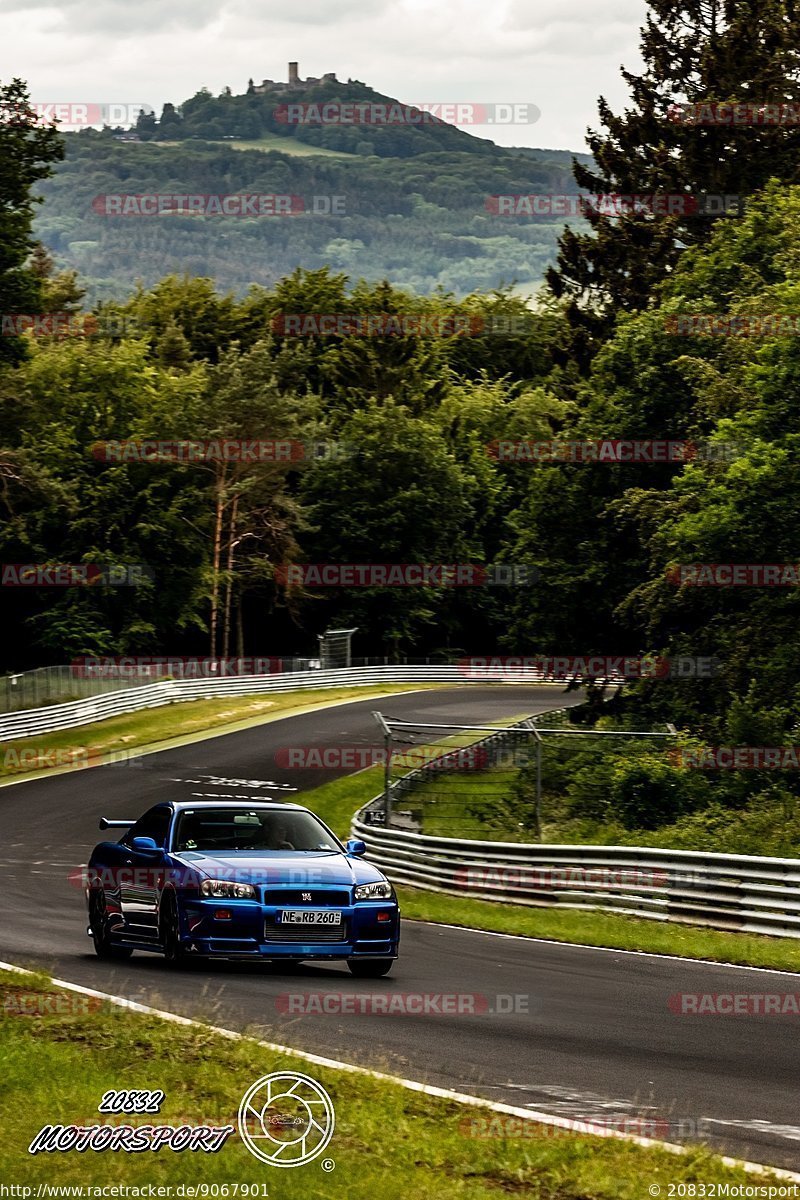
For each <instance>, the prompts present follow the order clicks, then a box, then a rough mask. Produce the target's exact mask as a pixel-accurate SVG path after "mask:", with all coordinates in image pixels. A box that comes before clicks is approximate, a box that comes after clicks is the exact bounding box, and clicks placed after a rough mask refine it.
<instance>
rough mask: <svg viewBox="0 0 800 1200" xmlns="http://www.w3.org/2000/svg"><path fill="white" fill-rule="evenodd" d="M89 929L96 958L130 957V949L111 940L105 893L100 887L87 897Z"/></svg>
mask: <svg viewBox="0 0 800 1200" xmlns="http://www.w3.org/2000/svg"><path fill="white" fill-rule="evenodd" d="M89 929H90V930H91V934H92V941H93V942H94V952H95V954H96V955H97V957H98V958H103V959H106V960H116V961H118V962H119V961H121V960H124V959H126V958H130V956H131V955H132V954H133V951H132V950H127V949H126V948H125V947H124V946H117V945H115V944H114V942H112V940H111V929H110V927H109V924H108V912H107V910H106V894H105V892H104V891H103V889H102V888H97V889H95V890H94V891H92V893H91V895H90V897H89Z"/></svg>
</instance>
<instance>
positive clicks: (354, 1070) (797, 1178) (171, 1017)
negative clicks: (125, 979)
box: [0, 960, 800, 1183]
mask: <svg viewBox="0 0 800 1200" xmlns="http://www.w3.org/2000/svg"><path fill="white" fill-rule="evenodd" d="M0 971H13V972H16V973H18V974H21V975H35V974H36V972H34V971H29V970H28V969H27V968H25V967H19V966H16V965H15V964H14V963H8V962H3V961H2V960H0ZM50 982H51V983H52V984H53V986H54V987H60V988H64V989H65V990H66V991H69V992H77V993H79V994H80V995H82V996H93V997H95V998H96V999H98V1000H105V1001H107V1002H108V1003H109V1004H114V1005H116V1006H117V1007H118V1008H127V1009H130V1010H131V1011H132V1012H138V1013H143V1014H145V1015H146V1016H151V1017H159V1018H160V1019H161V1020H162V1021H171V1022H172V1023H173V1024H174V1025H189V1026H192V1027H194V1028H196V1029H208V1030H211V1031H212V1032H213V1033H216V1034H218V1035H219V1036H220V1037H224V1038H227V1039H228V1040H230V1041H234V1042H253V1043H254V1044H255V1045H257V1046H261V1047H263V1048H264V1049H265V1050H272V1051H274V1052H275V1053H277V1054H286V1055H289V1056H294V1057H295V1058H302V1059H303V1060H304V1061H305V1062H310V1063H314V1064H315V1065H316V1066H319V1067H328V1068H329V1069H331V1070H334V1071H346V1072H349V1073H351V1074H357V1075H367V1076H368V1077H369V1078H371V1079H377V1080H380V1081H381V1082H383V1083H393V1084H395V1085H397V1086H399V1087H403V1088H406V1089H407V1090H408V1091H412V1092H421V1093H422V1094H423V1095H425V1096H435V1097H437V1099H441V1100H454V1101H456V1102H457V1103H458V1104H464V1105H468V1106H470V1107H472V1108H488V1109H491V1111H492V1112H500V1113H505V1114H507V1115H509V1116H514V1117H522V1118H523V1119H526V1120H529V1121H535V1122H537V1123H538V1124H540V1125H548V1126H551V1127H555V1128H559V1129H575V1127H576V1125H577V1126H583V1125H585V1124H586V1122H582V1121H571V1120H570V1119H569V1117H556V1116H552V1115H551V1114H549V1113H540V1112H535V1111H531V1110H530V1109H527V1108H517V1107H516V1106H515V1105H512V1104H499V1103H497V1102H496V1101H494V1100H485V1099H483V1098H482V1097H481V1096H470V1095H467V1094H466V1093H464V1092H456V1091H452V1090H451V1089H450V1088H440V1087H435V1086H434V1085H432V1084H427V1083H419V1082H418V1081H417V1080H415V1079H404V1078H403V1077H402V1076H399V1075H389V1074H387V1073H385V1072H384V1071H373V1070H370V1068H369V1067H359V1066H356V1065H355V1064H353V1063H345V1062H340V1061H339V1060H338V1059H335V1058H325V1057H323V1056H322V1055H319V1054H312V1053H310V1051H307V1050H297V1049H295V1048H294V1047H292V1046H282V1045H280V1044H279V1043H277V1042H266V1041H262V1040H261V1039H260V1038H252V1037H248V1036H247V1034H244V1033H238V1032H236V1031H235V1030H232V1029H222V1028H220V1026H218V1025H208V1024H206V1022H204V1021H195V1020H192V1018H191V1017H183V1016H181V1015H180V1014H179V1013H171V1012H166V1011H164V1010H163V1009H159V1008H152V1007H151V1006H150V1005H149V1004H139V1002H138V1001H136V1000H127V999H126V998H125V997H124V996H114V995H111V994H110V993H109V992H100V991H97V989H95V988H87V987H83V986H82V985H81V984H78V983H70V982H69V981H68V980H65V979H51V980H50ZM577 1132H578V1133H579V1134H581V1135H582V1136H587V1137H601V1138H604V1137H605V1138H614V1139H616V1140H617V1141H624V1142H633V1143H634V1145H637V1146H643V1147H645V1148H646V1149H659V1150H667V1151H669V1152H670V1153H671V1154H682V1155H685V1154H688V1153H690V1152H691V1150H692V1149H693V1147H691V1146H683V1145H678V1144H676V1143H675V1142H661V1141H658V1140H657V1139H656V1138H643V1137H639V1135H638V1134H635V1133H623V1132H622V1131H620V1130H617V1129H603V1130H598V1129H595V1130H592V1131H591V1132H588V1131H586V1130H585V1129H582V1128H580V1129H578V1130H577ZM712 1153H713V1151H712ZM715 1157H716V1158H718V1159H719V1161H720V1162H721V1163H722V1164H723V1165H724V1166H726V1167H733V1168H739V1169H740V1170H743V1171H747V1172H750V1173H752V1174H758V1175H765V1174H771V1175H774V1176H775V1177H776V1178H778V1179H786V1180H791V1181H792V1182H795V1183H797V1182H800V1173H798V1172H795V1171H786V1170H784V1169H783V1168H780V1167H770V1166H767V1165H766V1164H764V1163H754V1162H748V1161H747V1160H745V1159H738V1158H731V1157H729V1156H728V1155H722V1154H718V1155H715Z"/></svg>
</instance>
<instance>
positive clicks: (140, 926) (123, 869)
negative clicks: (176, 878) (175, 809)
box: [119, 804, 172, 940]
mask: <svg viewBox="0 0 800 1200" xmlns="http://www.w3.org/2000/svg"><path fill="white" fill-rule="evenodd" d="M171 816H172V812H171V809H170V808H168V807H167V806H166V805H164V804H161V805H157V806H156V807H155V808H151V809H149V810H148V812H146V813H145V814H144V816H143V817H140V819H139V820H138V821H137V822H136V824H135V825H134V826H133V827H132V828H131V829H129V830H128V832H127V833H126V834H125V837H124V838H123V839H122V841H121V843H120V844H121V846H122V851H123V852H122V862H121V864H120V867H119V895H120V907H121V909H122V917H123V920H124V922H125V930H126V932H127V933H128V934H129V935H131V936H135V937H142V938H147V939H148V940H151V939H152V940H157V938H158V896H159V891H160V882H161V879H162V878H163V876H164V871H165V861H166V860H165V854H164V850H165V847H166V845H167V836H168V833H169V826H170V818H171ZM138 837H148V838H152V839H153V841H154V842H155V843H156V845H157V846H158V847H159V853H154V852H151V853H144V852H139V851H136V850H134V849H133V840H134V838H138Z"/></svg>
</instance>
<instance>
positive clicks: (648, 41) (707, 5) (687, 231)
mask: <svg viewBox="0 0 800 1200" xmlns="http://www.w3.org/2000/svg"><path fill="white" fill-rule="evenodd" d="M650 10H651V11H650V13H649V14H648V17H647V20H646V24H645V26H644V28H643V29H642V40H641V49H642V57H643V60H644V71H643V73H642V74H641V75H635V74H632V73H631V72H629V71H625V70H623V71H622V74H623V77H624V79H625V80H626V82H627V83H628V85H629V87H630V90H631V97H632V105H631V107H630V108H629V109H627V110H626V111H625V112H624V113H623V114H622V115H621V116H618V115H615V114H614V113H613V112H612V111H611V109H610V108H609V106H608V104H607V102H606V101H605V100H604V99H603V98H602V97H601V98H600V101H599V105H598V107H599V114H600V120H601V123H602V125H603V127H604V131H603V132H596V131H592V130H590V131H589V133H588V136H587V141H588V145H589V148H590V150H591V152H592V155H593V157H594V161H595V164H596V165H595V167H594V169H591V168H589V167H586V166H582V165H581V164H580V163H578V162H575V163H574V164H573V173H574V177H575V180H576V182H577V184H578V185H579V187H581V188H584V189H587V190H588V191H589V192H590V193H591V194H593V195H601V196H609V195H622V196H628V195H642V196H650V195H652V194H653V193H666V194H668V195H670V194H675V193H677V194H680V195H687V196H692V197H696V196H702V195H719V196H738V197H741V198H742V199H743V200H744V201H746V199H747V196H748V195H750V194H752V193H753V192H754V191H756V190H758V189H759V188H760V187H762V186H763V185H764V184H765V183H766V181H767V180H769V179H770V178H773V177H774V178H777V179H779V180H781V181H784V182H787V183H790V182H795V183H796V182H798V180H800V21H798V19H797V18H796V16H795V6H794V3H793V2H792V0H744V2H743V0H688V2H677V0H650ZM727 102H739V103H743V104H748V105H753V106H756V107H760V106H764V105H768V104H773V105H774V104H783V105H795V106H797V109H796V123H794V124H791V123H786V124H750V125H747V124H743V123H742V124H736V125H733V124H727V125H721V124H705V123H700V121H703V120H707V119H708V117H709V116H710V115H711V114H712V110H710V109H708V108H706V109H705V110H700V111H699V112H698V111H697V110H695V113H696V114H697V116H698V117H699V118H700V120H699V121H694V120H692V117H691V114H690V113H687V112H686V111H685V110H684V109H682V108H681V106H682V105H685V104H691V105H702V104H705V105H711V104H720V103H727ZM690 207H691V205H687V208H690ZM586 216H587V220H588V223H589V225H590V231H589V232H577V231H576V230H574V229H572V228H569V227H568V228H567V229H566V230H565V231H564V234H563V235H562V237H561V239H560V243H559V255H558V264H557V266H556V267H553V268H551V269H550V271H549V273H548V283H549V285H550V288H551V290H552V291H553V292H554V293H555V295H556V296H557V297H562V296H563V297H565V298H566V299H567V300H568V301H569V306H568V307H569V316H570V320H571V323H572V325H573V327H574V330H575V338H574V345H573V353H574V354H575V355H576V356H577V357H578V359H579V360H582V361H583V362H585V361H586V360H587V359H588V358H589V357H591V354H592V352H593V350H594V349H595V348H596V346H597V342H598V339H600V338H602V337H604V336H606V335H607V334H608V332H609V330H610V328H611V326H612V325H613V322H614V318H615V314H616V313H617V312H620V311H623V312H630V311H636V310H640V309H642V308H645V307H646V306H647V304H648V301H649V298H650V296H651V295H652V292H653V290H654V288H655V287H656V286H657V285H658V283H659V282H660V281H661V280H662V279H663V278H664V277H665V276H666V275H668V274H669V272H670V271H671V270H672V268H673V266H674V264H675V262H676V261H677V259H678V257H679V255H680V253H681V251H682V249H683V248H684V247H686V246H687V245H693V244H697V243H700V242H704V241H706V240H707V239H708V236H709V234H710V232H711V228H712V226H713V223H714V221H715V220H716V219H718V218H717V217H715V216H714V215H703V214H701V213H698V212H691V211H689V212H687V214H686V215H666V216H662V215H656V214H654V213H651V212H637V213H625V214H623V215H615V214H613V213H609V212H608V209H607V208H606V210H605V211H603V210H602V209H601V208H600V207H599V206H598V207H597V208H595V209H592V208H589V209H588V210H587V213H586Z"/></svg>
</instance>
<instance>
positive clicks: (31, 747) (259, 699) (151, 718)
mask: <svg viewBox="0 0 800 1200" xmlns="http://www.w3.org/2000/svg"><path fill="white" fill-rule="evenodd" d="M446 686H447V684H441V683H419V684H408V683H403V684H394V685H392V684H388V685H386V686H384V687H374V688H372V687H343V688H305V689H303V690H298V691H296V692H281V693H272V694H268V695H264V694H262V695H253V696H236V697H220V698H219V699H215V700H189V701H186V702H185V703H180V704H167V705H164V706H163V707H162V708H151V709H146V710H145V711H144V712H138V713H127V714H125V715H123V716H119V717H110V718H108V719H107V720H105V721H96V722H93V723H92V724H90V725H81V726H79V727H78V728H77V729H65V730H62V731H60V732H58V733H42V734H37V735H36V736H35V737H29V738H19V739H15V740H14V741H7V742H2V743H0V778H9V777H11V776H15V775H22V774H31V773H32V772H34V771H35V770H37V768H38V769H40V770H42V771H48V770H52V769H53V768H54V767H67V766H69V765H70V764H72V765H73V766H74V767H76V768H77V767H80V766H101V765H102V764H103V763H104V762H113V761H118V760H119V759H121V758H124V757H125V756H126V755H127V754H130V753H132V752H134V751H142V750H145V749H154V748H158V749H161V748H166V745H169V744H175V743H179V742H180V741H181V740H184V739H191V738H192V737H193V736H195V735H202V734H204V733H206V732H208V731H211V730H215V731H219V732H225V733H232V732H234V731H235V730H237V729H248V728H249V727H250V726H252V725H258V724H261V723H262V722H264V721H269V720H270V719H273V718H275V717H283V716H291V715H293V714H296V713H298V712H299V711H303V710H310V709H314V708H323V707H325V706H326V705H328V704H332V703H334V702H336V701H341V700H369V699H372V698H374V697H377V696H391V695H394V694H396V693H397V692H408V691H426V690H429V689H431V688H442V687H446Z"/></svg>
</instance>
